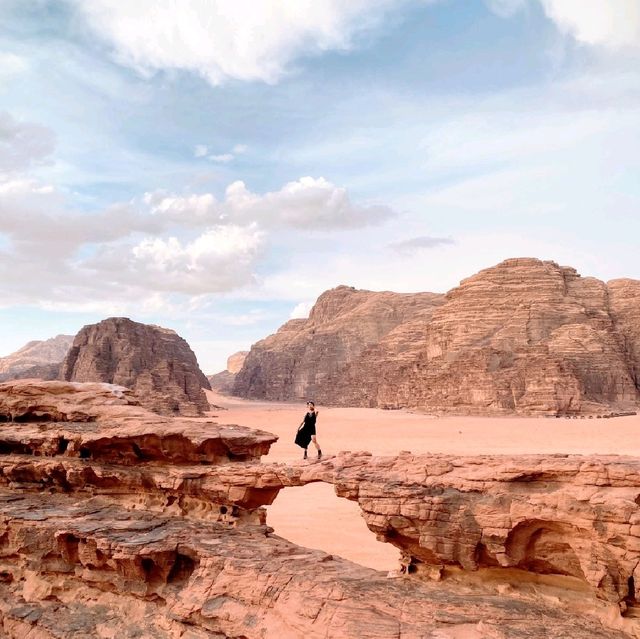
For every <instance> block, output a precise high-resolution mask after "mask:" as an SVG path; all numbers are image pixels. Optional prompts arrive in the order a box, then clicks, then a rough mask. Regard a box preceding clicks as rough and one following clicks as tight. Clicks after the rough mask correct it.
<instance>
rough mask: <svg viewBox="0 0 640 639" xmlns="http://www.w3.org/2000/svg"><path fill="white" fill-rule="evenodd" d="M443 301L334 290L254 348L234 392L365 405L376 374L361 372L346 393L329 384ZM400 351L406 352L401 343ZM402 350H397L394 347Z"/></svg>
mask: <svg viewBox="0 0 640 639" xmlns="http://www.w3.org/2000/svg"><path fill="white" fill-rule="evenodd" d="M442 302H443V296H442V295H438V294H435V293H417V294H411V295H410V294H401V293H391V292H382V293H374V292H371V291H360V290H356V289H354V288H352V287H348V286H339V287H337V288H335V289H332V290H330V291H327V292H325V293H323V294H322V295H321V296H320V297H319V298H318V301H317V302H316V304H315V306H314V307H313V309H312V310H311V313H310V315H309V318H308V319H294V320H290V321H289V322H287V323H286V324H284V325H283V326H282V327H281V328H280V329H279V330H278V332H277V333H276V334H274V335H271V336H269V337H267V338H266V339H264V340H262V341H260V342H258V343H257V344H254V345H253V346H252V348H251V351H250V352H249V354H248V355H247V357H246V359H245V361H244V364H243V366H242V369H241V370H240V371H239V372H238V373H237V375H236V379H235V383H234V388H233V393H234V394H235V395H239V396H241V397H251V398H260V399H269V400H289V399H301V398H308V399H315V400H316V401H321V402H323V403H328V402H329V401H330V402H331V403H341V401H342V395H341V394H342V393H345V394H346V393H351V394H354V392H355V395H358V396H360V397H359V399H358V400H357V402H356V405H368V404H369V403H370V400H369V397H368V396H364V397H363V396H361V395H362V392H367V393H368V392H369V387H370V386H371V385H372V384H374V383H375V378H376V377H377V376H378V375H379V374H380V372H381V371H380V370H376V369H375V368H369V369H364V368H363V369H361V370H360V372H359V377H358V380H357V382H354V386H353V387H352V388H351V389H346V388H345V389H336V388H334V387H333V384H334V381H336V380H340V379H342V376H343V374H344V372H345V370H346V369H347V368H348V367H349V366H350V365H352V364H353V363H354V362H358V361H359V359H360V358H361V357H363V356H364V355H365V354H366V352H367V349H370V348H374V347H375V346H376V345H378V344H379V343H380V342H381V341H382V340H383V339H384V338H385V337H386V336H388V335H389V334H390V333H392V332H393V330H394V329H396V328H398V327H399V326H402V325H405V324H413V323H414V322H417V323H418V324H419V325H425V324H426V323H428V321H429V318H430V317H431V316H432V314H433V313H434V311H435V309H436V308H438V306H440V305H441V304H442ZM403 346H404V347H410V346H411V344H410V343H408V342H406V341H405V343H404V344H403ZM399 350H402V346H399Z"/></svg>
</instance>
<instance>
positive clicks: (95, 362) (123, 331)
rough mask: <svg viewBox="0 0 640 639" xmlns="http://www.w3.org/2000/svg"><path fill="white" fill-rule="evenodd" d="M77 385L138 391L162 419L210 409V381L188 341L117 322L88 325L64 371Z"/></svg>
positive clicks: (123, 320)
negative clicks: (207, 391) (105, 385)
mask: <svg viewBox="0 0 640 639" xmlns="http://www.w3.org/2000/svg"><path fill="white" fill-rule="evenodd" d="M60 378H61V379H63V380H67V381H75V382H106V383H109V384H116V385H119V386H126V387H127V388H130V389H131V390H133V392H134V393H135V394H136V395H137V397H138V398H139V400H140V402H141V403H142V404H143V405H145V406H146V407H148V408H150V409H151V410H153V411H156V412H158V413H161V414H167V415H174V414H181V415H199V414H202V413H203V412H204V411H207V410H209V404H208V402H207V398H206V396H205V394H204V391H203V388H207V389H208V388H210V386H209V381H208V380H207V378H206V376H205V375H204V373H202V371H201V370H200V368H199V367H198V362H197V360H196V356H195V355H194V353H193V351H192V350H191V349H190V348H189V345H188V344H187V342H186V341H185V340H184V339H182V338H181V337H180V336H179V335H177V334H176V333H175V332H174V331H172V330H169V329H166V328H161V327H160V326H152V325H148V324H140V323H138V322H133V321H131V320H130V319H127V318H124V317H112V318H109V319H106V320H103V321H102V322H99V323H98V324H92V325H89V326H85V327H84V328H83V329H82V330H81V331H80V332H79V333H78V334H77V335H76V337H75V339H74V341H73V345H72V346H71V348H70V350H69V352H68V354H67V356H66V358H65V360H64V362H63V364H62V367H61V371H60Z"/></svg>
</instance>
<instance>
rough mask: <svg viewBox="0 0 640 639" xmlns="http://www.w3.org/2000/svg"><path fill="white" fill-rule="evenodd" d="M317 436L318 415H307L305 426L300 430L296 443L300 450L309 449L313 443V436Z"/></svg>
mask: <svg viewBox="0 0 640 639" xmlns="http://www.w3.org/2000/svg"><path fill="white" fill-rule="evenodd" d="M315 434H316V413H307V414H306V415H305V416H304V424H302V426H300V428H298V432H297V433H296V439H295V442H296V444H298V446H300V448H307V446H309V442H310V441H311V435H315Z"/></svg>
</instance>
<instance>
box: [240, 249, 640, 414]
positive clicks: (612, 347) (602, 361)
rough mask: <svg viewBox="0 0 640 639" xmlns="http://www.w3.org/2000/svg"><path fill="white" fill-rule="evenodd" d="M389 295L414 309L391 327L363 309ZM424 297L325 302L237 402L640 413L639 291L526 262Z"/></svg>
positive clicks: (341, 294)
mask: <svg viewBox="0 0 640 639" xmlns="http://www.w3.org/2000/svg"><path fill="white" fill-rule="evenodd" d="M381 295H382V296H388V297H387V299H388V302H389V305H390V308H396V306H397V305H398V300H400V299H402V300H403V309H409V310H410V312H406V310H403V311H400V312H399V313H398V315H397V316H396V317H397V321H395V322H392V323H390V322H388V321H387V317H386V316H385V314H384V313H382V314H381V313H380V310H381V309H380V307H379V306H378V305H377V304H375V303H373V304H372V305H371V306H369V305H365V304H363V303H362V301H363V300H365V299H368V300H370V301H372V302H373V301H374V300H379V299H380V297H379V296H381ZM425 295H426V294H423V293H421V294H416V295H415V296H411V295H407V296H402V297H400V296H398V297H393V294H388V293H383V294H380V293H370V292H367V291H355V290H354V289H347V288H344V287H341V288H339V289H335V290H333V291H328V292H327V293H324V294H323V295H322V296H321V297H320V298H319V300H318V302H317V304H316V307H314V309H313V311H312V313H311V316H310V318H309V319H308V320H296V321H295V322H294V323H292V322H289V323H287V324H285V325H284V326H283V327H282V328H281V329H280V331H278V333H276V334H275V335H272V336H270V337H268V338H267V339H265V340H262V341H261V342H258V343H257V344H255V345H254V347H253V348H252V349H251V352H250V353H249V355H248V356H247V359H246V360H245V364H244V367H243V369H242V370H241V371H240V373H238V375H237V377H236V383H235V386H234V393H235V394H237V395H240V396H244V397H265V398H268V399H297V398H300V397H305V396H313V397H314V398H315V399H316V400H317V401H320V402H323V403H329V404H338V405H353V406H380V407H385V408H399V407H418V408H423V409H427V410H430V411H434V412H439V411H442V412H458V413H478V414H501V413H521V414H569V415H571V414H579V413H599V412H607V411H610V410H612V409H614V410H635V408H636V407H637V406H638V402H639V401H640V394H639V388H640V378H639V377H638V374H639V373H640V282H637V281H634V280H614V281H612V282H609V283H606V284H605V283H604V282H601V281H600V280H597V279H595V278H591V277H584V278H583V277H581V276H580V275H579V274H578V273H577V272H576V271H575V270H574V269H572V268H569V267H561V266H559V265H557V264H556V263H554V262H548V261H541V260H537V259H529V258H523V259H511V260H507V261H505V262H503V263H501V264H499V265H497V266H495V267H493V268H489V269H486V270H484V271H481V272H480V273H478V274H476V275H474V276H473V277H470V278H468V279H466V280H464V281H463V282H461V284H460V286H458V287H457V288H455V289H453V290H451V291H449V292H448V293H447V294H446V295H445V296H442V297H440V296H435V295H434V296H431V297H430V298H428V297H425ZM411 300H414V301H415V306H413V307H411V306H410V305H409V304H410V302H411ZM425 303H426V305H425ZM354 307H355V308H356V309H359V310H360V311H361V312H356V313H353V312H352V309H353V308H354ZM386 310H390V309H386ZM378 325H379V326H380V328H379V330H378V331H377V332H376V331H375V330H372V327H375V326H378ZM345 335H348V336H349V337H345ZM345 342H348V343H351V342H355V343H357V344H358V347H357V348H352V349H349V348H345V347H344V346H343V344H344V343H345Z"/></svg>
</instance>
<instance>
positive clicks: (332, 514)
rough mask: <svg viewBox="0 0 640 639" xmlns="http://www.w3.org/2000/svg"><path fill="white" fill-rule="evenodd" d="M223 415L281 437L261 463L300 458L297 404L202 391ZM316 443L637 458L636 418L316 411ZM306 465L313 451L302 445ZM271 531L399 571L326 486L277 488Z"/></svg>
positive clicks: (356, 513) (392, 553)
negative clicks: (305, 455)
mask: <svg viewBox="0 0 640 639" xmlns="http://www.w3.org/2000/svg"><path fill="white" fill-rule="evenodd" d="M207 394H208V397H209V401H210V402H211V403H212V404H213V405H215V406H219V407H220V408H221V409H223V410H214V411H213V412H212V414H213V415H216V416H217V420H218V421H220V422H222V423H236V424H242V425H244V426H250V427H253V428H261V429H263V430H267V431H269V432H272V433H274V434H276V435H278V437H279V438H280V439H279V440H278V442H277V443H276V444H275V445H274V446H272V448H271V452H270V453H269V455H268V456H267V457H263V461H267V460H268V461H274V462H284V461H287V462H290V461H293V460H296V459H301V458H302V450H301V449H300V448H298V446H296V445H295V444H294V443H293V438H294V436H295V432H296V428H297V426H298V425H299V423H300V421H301V420H302V417H303V415H304V412H305V410H306V407H305V405H304V404H303V403H300V404H294V403H285V402H262V401H253V400H246V399H240V398H237V397H228V396H224V395H220V394H218V393H215V392H209V391H208V392H207ZM317 408H318V410H319V411H320V413H319V416H318V441H319V443H320V445H321V447H322V451H323V454H324V455H325V456H327V455H333V454H335V453H338V452H339V451H347V450H349V451H360V450H366V451H369V452H371V453H373V454H374V455H395V454H397V453H398V452H400V451H402V450H408V451H411V452H413V453H446V454H458V455H480V454H484V453H487V454H489V453H492V454H504V455H510V454H523V453H540V454H547V453H548V454H554V453H559V454H562V453H571V454H585V455H586V454H619V455H635V456H640V415H633V416H627V417H615V418H611V419H596V418H593V419H571V418H558V419H555V418H545V417H466V416H447V417H439V416H432V415H427V414H420V413H417V412H413V411H409V410H393V411H389V410H381V409H377V408H334V407H325V406H318V407H317ZM309 453H310V460H309V461H308V462H306V463H313V462H314V458H315V455H316V453H315V448H314V447H313V444H311V446H310V447H309ZM267 521H268V523H269V525H270V526H272V527H273V528H274V529H275V531H276V533H277V534H278V535H280V536H282V537H285V538H287V539H289V540H291V541H293V542H294V543H296V544H299V545H301V546H306V547H308V548H319V549H321V550H325V551H327V552H330V553H333V554H336V555H340V556H342V557H345V558H346V559H350V560H351V561H355V562H357V563H359V564H362V565H365V566H369V567H371V568H376V569H378V570H392V569H396V568H397V567H398V557H399V555H398V552H397V551H396V550H395V549H394V548H393V547H391V546H390V545H389V544H386V543H382V542H378V541H377V540H376V539H375V536H374V535H373V533H371V532H370V531H369V530H368V529H367V527H366V526H365V523H364V521H363V519H362V517H361V515H360V508H359V507H358V505H357V504H356V503H354V502H350V501H347V500H346V499H340V498H338V497H336V495H335V494H334V491H333V487H332V486H330V485H328V484H324V483H317V484H310V485H307V486H305V487H303V488H287V489H285V490H282V491H281V492H280V494H279V495H278V497H277V498H276V500H275V502H274V503H273V504H272V505H271V506H269V507H268V514H267Z"/></svg>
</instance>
